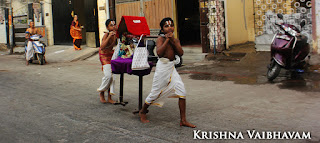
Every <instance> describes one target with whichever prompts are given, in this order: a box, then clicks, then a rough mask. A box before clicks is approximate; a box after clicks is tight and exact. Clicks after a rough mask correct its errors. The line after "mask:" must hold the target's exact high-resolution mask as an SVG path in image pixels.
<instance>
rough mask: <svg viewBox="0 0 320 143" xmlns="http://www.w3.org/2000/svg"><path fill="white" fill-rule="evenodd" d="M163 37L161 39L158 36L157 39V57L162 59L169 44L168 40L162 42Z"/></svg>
mask: <svg viewBox="0 0 320 143" xmlns="http://www.w3.org/2000/svg"><path fill="white" fill-rule="evenodd" d="M163 38H164V37H161V36H159V37H158V39H157V55H158V56H159V57H163V56H164V54H165V52H166V50H167V47H168V43H169V40H170V39H169V38H165V41H163V40H162V39H163Z"/></svg>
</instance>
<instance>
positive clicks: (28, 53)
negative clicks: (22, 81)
mask: <svg viewBox="0 0 320 143" xmlns="http://www.w3.org/2000/svg"><path fill="white" fill-rule="evenodd" d="M32 57H33V47H32V42H31V41H28V43H27V51H26V61H27V62H26V64H27V65H29V60H31V58H32Z"/></svg>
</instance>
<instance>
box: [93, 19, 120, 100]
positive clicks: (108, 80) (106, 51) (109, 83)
mask: <svg viewBox="0 0 320 143" xmlns="http://www.w3.org/2000/svg"><path fill="white" fill-rule="evenodd" d="M106 27H107V29H108V31H109V32H107V33H105V34H104V36H103V38H102V42H101V46H100V48H99V58H100V62H101V64H102V70H103V73H104V77H103V78H102V83H101V85H100V87H99V88H98V89H97V91H98V92H100V102H101V103H111V104H114V103H115V101H114V100H112V98H111V96H112V95H114V84H115V80H114V76H113V74H112V70H111V58H112V55H113V47H114V46H115V45H116V40H117V37H116V30H117V27H116V22H115V21H114V20H112V19H108V20H107V21H106ZM105 91H108V101H106V100H105V97H104V93H105Z"/></svg>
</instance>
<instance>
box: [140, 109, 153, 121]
mask: <svg viewBox="0 0 320 143" xmlns="http://www.w3.org/2000/svg"><path fill="white" fill-rule="evenodd" d="M139 116H140V120H141V122H142V123H149V122H150V121H149V120H147V114H144V113H142V112H141V111H140V112H139Z"/></svg>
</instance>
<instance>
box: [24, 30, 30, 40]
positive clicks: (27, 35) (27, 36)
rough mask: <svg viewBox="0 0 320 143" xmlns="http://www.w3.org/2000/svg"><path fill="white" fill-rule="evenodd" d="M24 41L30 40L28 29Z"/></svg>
mask: <svg viewBox="0 0 320 143" xmlns="http://www.w3.org/2000/svg"><path fill="white" fill-rule="evenodd" d="M25 38H26V39H29V38H30V31H29V28H28V29H27V30H26V36H25Z"/></svg>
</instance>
